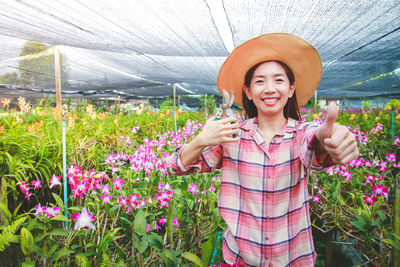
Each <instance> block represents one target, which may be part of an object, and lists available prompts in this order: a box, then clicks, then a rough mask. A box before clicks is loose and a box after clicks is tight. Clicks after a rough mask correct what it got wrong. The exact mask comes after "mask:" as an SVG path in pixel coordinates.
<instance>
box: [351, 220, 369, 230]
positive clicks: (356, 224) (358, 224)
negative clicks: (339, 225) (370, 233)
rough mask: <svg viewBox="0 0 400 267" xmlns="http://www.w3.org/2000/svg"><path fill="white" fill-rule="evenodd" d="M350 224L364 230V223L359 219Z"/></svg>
mask: <svg viewBox="0 0 400 267" xmlns="http://www.w3.org/2000/svg"><path fill="white" fill-rule="evenodd" d="M350 223H351V224H352V225H354V226H355V227H357V228H358V229H360V230H361V231H363V232H365V229H364V225H363V224H362V223H360V222H359V221H352V222H350Z"/></svg>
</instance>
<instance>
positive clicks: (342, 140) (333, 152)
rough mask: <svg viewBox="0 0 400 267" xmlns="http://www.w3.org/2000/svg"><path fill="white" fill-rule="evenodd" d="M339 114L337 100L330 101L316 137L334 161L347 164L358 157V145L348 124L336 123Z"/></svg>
mask: <svg viewBox="0 0 400 267" xmlns="http://www.w3.org/2000/svg"><path fill="white" fill-rule="evenodd" d="M337 116H338V107H337V106H336V103H335V102H330V103H329V106H328V112H327V114H326V118H325V121H324V123H323V124H321V125H320V126H319V128H318V130H317V133H316V137H317V139H318V141H319V142H320V144H321V146H322V148H323V149H324V150H326V152H328V153H329V155H330V156H331V157H332V159H333V161H334V162H336V163H339V164H347V163H349V162H350V161H352V160H353V159H355V158H356V157H358V154H359V152H358V146H357V142H356V139H355V136H354V135H353V133H351V132H350V131H349V129H347V127H346V126H344V125H340V124H337V123H335V121H336V119H337Z"/></svg>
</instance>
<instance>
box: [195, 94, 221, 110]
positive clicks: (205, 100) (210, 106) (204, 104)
mask: <svg viewBox="0 0 400 267" xmlns="http://www.w3.org/2000/svg"><path fill="white" fill-rule="evenodd" d="M199 101H200V104H201V112H203V113H205V112H206V108H207V113H208V114H214V113H215V112H216V110H217V105H216V103H215V102H216V101H215V97H214V95H204V96H200V97H199Z"/></svg>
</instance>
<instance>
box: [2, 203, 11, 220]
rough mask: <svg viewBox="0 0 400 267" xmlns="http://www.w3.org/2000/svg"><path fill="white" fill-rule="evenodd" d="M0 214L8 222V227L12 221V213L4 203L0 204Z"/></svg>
mask: <svg viewBox="0 0 400 267" xmlns="http://www.w3.org/2000/svg"><path fill="white" fill-rule="evenodd" d="M0 212H1V214H3V216H4V218H5V219H6V220H7V222H6V223H5V225H8V224H9V223H10V221H11V212H10V211H9V210H8V207H7V206H6V205H5V204H4V203H0Z"/></svg>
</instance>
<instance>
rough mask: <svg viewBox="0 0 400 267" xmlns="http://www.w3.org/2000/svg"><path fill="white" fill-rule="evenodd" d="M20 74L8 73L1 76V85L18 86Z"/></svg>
mask: <svg viewBox="0 0 400 267" xmlns="http://www.w3.org/2000/svg"><path fill="white" fill-rule="evenodd" d="M17 81H18V74H17V73H16V72H11V73H6V74H4V75H1V76H0V83H4V84H17Z"/></svg>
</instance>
